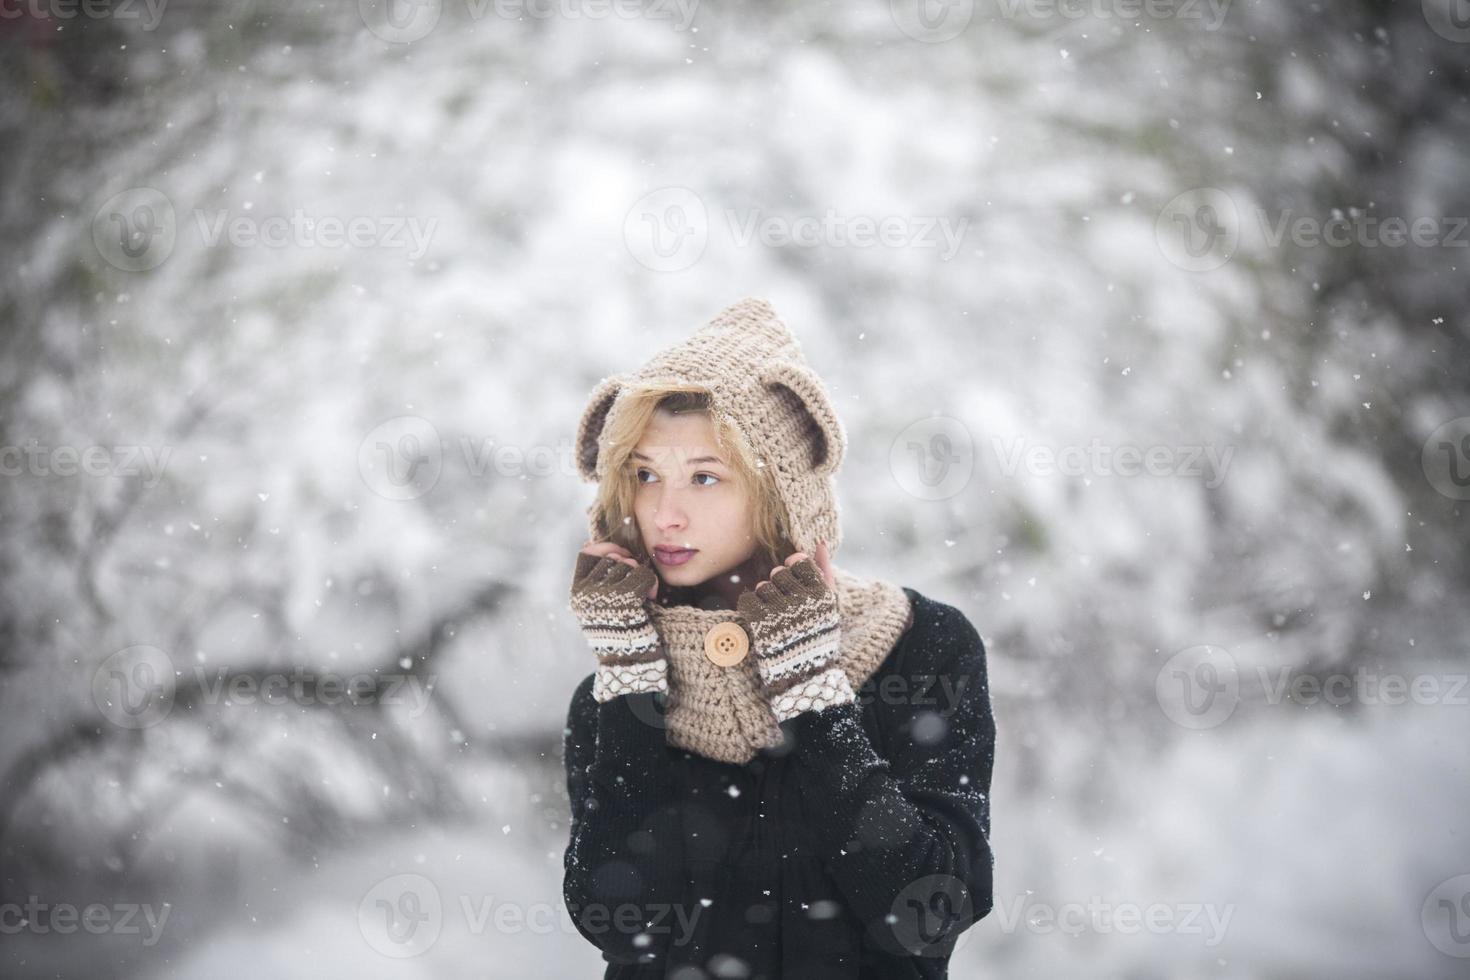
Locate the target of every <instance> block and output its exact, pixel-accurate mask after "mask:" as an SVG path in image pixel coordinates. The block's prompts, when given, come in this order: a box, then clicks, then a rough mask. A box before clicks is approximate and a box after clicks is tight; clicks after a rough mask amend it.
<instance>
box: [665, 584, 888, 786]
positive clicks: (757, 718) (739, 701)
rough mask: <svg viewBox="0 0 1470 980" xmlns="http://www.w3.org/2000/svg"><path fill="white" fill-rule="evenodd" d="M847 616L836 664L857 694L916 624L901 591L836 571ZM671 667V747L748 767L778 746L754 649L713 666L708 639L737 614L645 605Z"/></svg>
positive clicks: (667, 716)
mask: <svg viewBox="0 0 1470 980" xmlns="http://www.w3.org/2000/svg"><path fill="white" fill-rule="evenodd" d="M833 572H834V576H835V578H836V591H837V605H838V609H839V611H840V612H841V614H842V639H841V643H840V646H839V652H838V659H839V662H840V663H841V665H842V668H843V671H844V672H845V673H846V674H847V679H848V681H849V682H850V683H851V684H852V689H853V691H854V692H856V691H857V690H858V688H860V687H861V686H862V685H863V683H865V682H866V681H867V680H868V678H869V677H871V676H872V675H873V674H874V673H876V672H877V670H878V668H879V667H880V666H881V665H882V663H883V661H884V660H885V659H886V658H887V657H888V654H889V653H890V652H891V651H892V650H893V645H894V644H895V643H896V642H897V641H898V638H899V637H900V636H902V635H903V633H904V631H906V630H907V629H908V628H909V626H910V624H911V623H912V622H913V610H912V609H911V608H910V604H909V598H908V596H907V595H906V594H904V591H903V589H902V588H900V587H899V586H897V585H894V584H892V583H890V582H885V581H883V580H881V579H865V578H860V577H858V576H856V575H852V574H850V573H848V572H845V571H843V570H842V569H834V570H833ZM647 608H648V613H649V618H650V619H651V620H652V621H653V625H654V628H655V629H656V630H658V633H659V636H660V637H662V638H663V641H664V649H665V653H666V656H667V657H668V661H669V675H668V683H669V698H668V707H667V710H666V713H665V722H666V724H667V726H668V730H667V740H668V742H669V744H670V745H674V746H677V747H679V748H682V749H687V750H688V751H690V752H695V753H698V754H699V755H702V756H705V757H707V758H710V759H715V760H717V761H720V762H731V763H736V764H744V763H746V762H749V761H750V760H751V759H753V758H755V755H756V753H757V752H759V751H760V750H761V749H762V748H767V747H771V746H775V745H779V744H780V743H781V739H782V736H781V727H780V725H779V724H778V723H777V721H776V716H775V715H774V714H772V713H771V708H770V704H769V703H768V701H767V699H766V696H765V695H764V694H763V693H762V691H761V682H760V676H759V674H757V673H756V669H755V651H754V649H752V650H751V651H750V652H749V653H748V654H746V656H745V657H744V658H743V659H742V660H741V661H740V662H739V663H738V664H735V665H734V666H731V667H719V666H716V665H715V664H714V663H713V662H712V661H711V660H710V659H709V658H708V657H707V656H705V650H704V637H705V634H706V633H708V632H709V630H710V629H711V628H713V627H714V626H715V625H716V624H717V623H724V622H732V621H733V622H740V624H741V626H745V624H744V623H743V622H741V619H740V615H739V613H737V612H736V611H735V610H733V609H701V608H699V607H697V606H689V605H669V606H664V605H660V604H659V603H658V602H650V603H648V604H647Z"/></svg>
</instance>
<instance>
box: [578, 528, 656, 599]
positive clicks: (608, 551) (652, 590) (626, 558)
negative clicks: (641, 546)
mask: <svg viewBox="0 0 1470 980" xmlns="http://www.w3.org/2000/svg"><path fill="white" fill-rule="evenodd" d="M580 553H581V554H584V555H595V556H596V557H598V558H608V557H611V558H615V559H617V560H618V561H620V562H622V563H623V564H625V565H632V566H633V567H634V568H643V567H645V566H643V565H640V564H639V563H638V559H636V558H634V557H633V555H632V554H631V553H630V552H629V551H628V549H627V548H624V547H623V546H622V545H619V544H615V543H613V542H611V541H597V542H592V541H587V542H584V544H583V546H582V551H581V552H580ZM648 598H649V599H650V600H653V599H657V598H658V573H656V572H655V573H654V577H653V585H651V586H650V587H649V589H648Z"/></svg>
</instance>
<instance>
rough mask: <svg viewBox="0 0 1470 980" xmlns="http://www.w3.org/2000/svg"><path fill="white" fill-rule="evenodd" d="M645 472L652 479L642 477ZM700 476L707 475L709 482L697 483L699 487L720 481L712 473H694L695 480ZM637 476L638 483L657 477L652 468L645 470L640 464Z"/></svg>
mask: <svg viewBox="0 0 1470 980" xmlns="http://www.w3.org/2000/svg"><path fill="white" fill-rule="evenodd" d="M645 474H647V475H648V476H650V477H652V478H653V479H650V480H645V479H643V477H644V475H645ZM702 476H707V477H709V478H710V481H711V482H709V483H699V484H698V485H699V486H701V487H712V486H714V485H715V484H716V483H719V482H720V478H719V477H717V476H715V475H714V474H713V473H696V474H694V479H695V480H696V481H697V480H698V479H699V478H700V477H702ZM637 477H638V482H639V483H652V482H653V480H656V479H658V476H657V474H655V473H654V472H653V471H652V470H646V469H644V468H643V467H641V466H640V467H639V468H638V472H637Z"/></svg>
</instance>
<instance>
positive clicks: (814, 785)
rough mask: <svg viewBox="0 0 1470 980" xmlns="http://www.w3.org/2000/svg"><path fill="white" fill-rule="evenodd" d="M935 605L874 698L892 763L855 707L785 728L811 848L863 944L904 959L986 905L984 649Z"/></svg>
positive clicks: (989, 748)
mask: <svg viewBox="0 0 1470 980" xmlns="http://www.w3.org/2000/svg"><path fill="white" fill-rule="evenodd" d="M931 608H932V609H933V610H934V611H933V612H931V613H929V615H928V617H927V618H928V619H929V622H927V623H925V622H917V621H916V623H915V625H914V627H913V628H911V629H910V631H909V633H908V635H906V636H904V637H903V638H902V639H901V640H900V641H899V642H900V643H901V644H904V645H905V646H906V647H907V649H906V650H905V651H904V652H905V654H906V656H905V657H904V659H903V660H902V661H899V662H900V663H902V664H904V665H905V666H904V669H903V672H902V674H901V675H900V674H894V675H890V676H888V677H887V678H886V681H885V682H880V683H878V684H876V685H875V689H874V690H873V692H872V697H873V699H874V700H876V702H877V703H876V704H875V706H874V707H875V708H876V709H877V716H878V717H879V718H880V719H882V720H883V724H884V725H885V735H886V741H887V742H888V751H889V758H888V759H886V760H885V759H884V758H883V757H882V756H880V755H879V753H878V752H877V750H876V749H875V747H874V745H873V741H872V739H871V738H869V736H868V733H867V731H866V730H865V729H864V727H863V722H862V716H863V707H862V704H861V703H851V704H842V705H837V706H834V707H830V708H826V709H823V710H821V711H806V712H802V713H801V714H799V715H797V716H795V717H794V718H792V719H790V720H789V721H787V722H783V723H782V724H783V727H786V728H788V729H789V736H790V737H791V738H793V739H794V747H793V749H792V758H793V760H794V761H795V763H796V765H797V766H798V769H799V774H800V778H799V779H798V780H797V783H798V784H799V785H800V786H801V790H802V792H801V802H800V812H801V813H802V815H803V822H804V824H805V825H806V828H807V830H806V832H807V834H808V835H809V839H810V840H811V841H812V843H813V846H815V847H816V848H817V849H818V851H819V852H820V856H821V857H822V859H823V861H824V863H825V865H826V867H827V870H828V873H829V874H831V875H832V877H833V879H834V880H835V882H836V884H837V887H838V889H839V891H840V892H841V893H842V894H843V895H844V896H845V897H846V899H847V902H848V905H849V907H850V908H851V910H852V911H853V912H854V914H856V915H857V916H858V918H859V919H860V920H861V921H862V922H863V924H864V927H865V929H866V931H867V933H868V936H869V937H870V941H872V942H874V943H876V944H877V945H879V946H880V948H883V949H885V950H886V951H889V952H894V953H898V954H905V953H907V954H910V955H936V954H941V953H948V952H949V951H950V950H952V949H953V947H954V942H955V940H957V939H958V937H959V935H960V933H962V932H963V931H964V930H965V928H967V927H968V926H969V925H970V924H971V923H973V922H974V921H976V920H978V919H981V918H983V917H984V916H985V915H987V914H988V913H989V912H990V910H991V906H992V901H993V887H992V878H991V875H992V869H993V867H994V856H993V855H992V853H991V850H990V797H989V794H990V774H991V767H992V764H993V761H994V756H995V721H994V717H993V715H992V713H991V708H990V691H989V683H988V679H987V676H986V664H985V646H984V644H983V643H982V642H981V639H980V636H979V634H978V633H977V632H976V631H975V628H974V626H972V625H971V624H970V622H969V620H968V619H966V618H965V616H964V615H963V614H962V613H960V612H959V611H958V610H957V609H954V608H953V607H951V606H947V605H945V604H943V603H934V604H932V607H931ZM900 681H902V683H900ZM885 688H887V690H885ZM862 700H864V698H862V697H860V698H859V702H861V701H862Z"/></svg>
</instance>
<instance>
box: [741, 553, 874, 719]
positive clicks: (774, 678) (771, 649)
mask: <svg viewBox="0 0 1470 980" xmlns="http://www.w3.org/2000/svg"><path fill="white" fill-rule="evenodd" d="M737 606H738V608H739V610H740V615H741V617H742V618H743V619H744V620H745V622H746V625H748V626H749V627H750V635H751V639H752V641H753V644H752V645H753V647H754V652H755V657H756V661H755V664H756V672H757V673H758V674H759V675H760V679H761V682H762V683H763V684H764V685H765V690H766V693H767V695H768V696H769V697H770V698H771V699H772V700H771V707H772V709H773V710H774V711H775V713H776V717H777V718H778V719H780V720H782V721H785V720H786V719H787V718H789V717H791V716H792V715H794V714H796V713H798V712H800V711H805V710H808V709H810V708H816V709H817V710H820V709H821V708H824V707H828V706H830V705H833V704H840V703H843V702H845V701H850V700H852V699H853V693H852V687H851V685H850V684H849V682H848V680H847V677H846V675H845V674H844V673H843V671H842V669H841V667H840V666H839V665H836V664H835V661H836V660H837V656H838V651H839V649H840V647H841V639H842V616H841V613H840V610H839V608H838V603H837V590H836V573H835V572H834V571H833V568H832V559H831V556H830V554H829V553H828V551H827V546H826V542H822V543H821V544H819V545H818V546H817V558H816V559H812V558H810V557H808V556H807V555H806V554H805V553H804V552H797V553H796V554H794V555H792V556H791V557H790V558H788V559H786V561H785V562H784V563H783V564H781V565H780V566H778V567H777V568H776V569H775V570H774V571H772V572H771V577H770V579H769V580H768V581H764V582H761V583H760V584H758V585H757V586H756V587H755V588H754V589H750V590H747V591H745V592H742V593H741V594H740V598H739V600H738V601H737Z"/></svg>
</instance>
